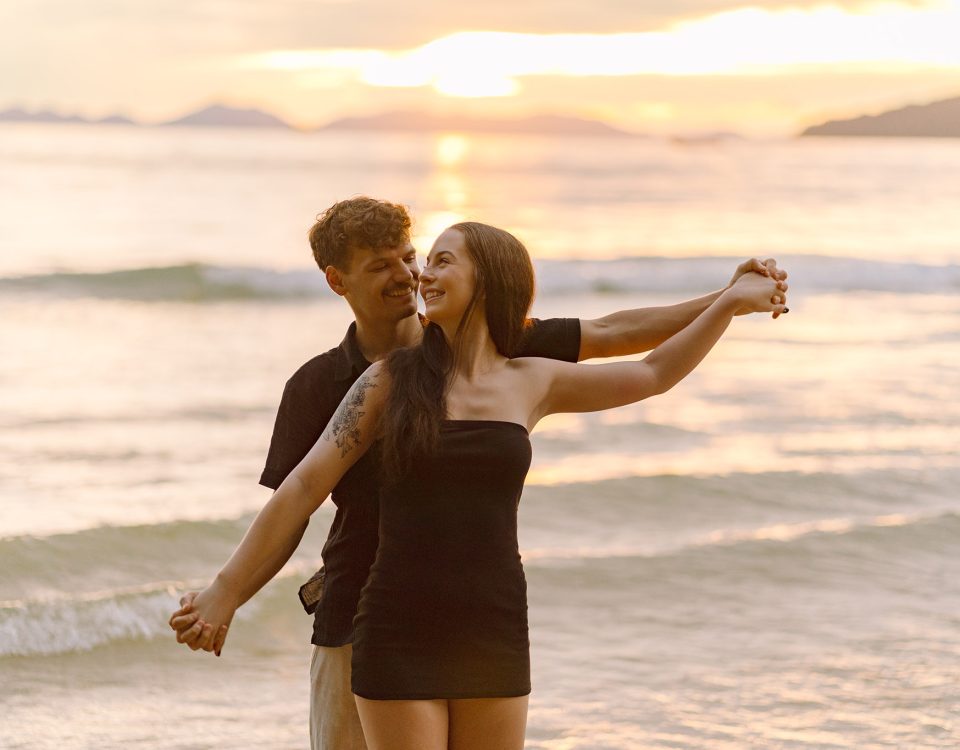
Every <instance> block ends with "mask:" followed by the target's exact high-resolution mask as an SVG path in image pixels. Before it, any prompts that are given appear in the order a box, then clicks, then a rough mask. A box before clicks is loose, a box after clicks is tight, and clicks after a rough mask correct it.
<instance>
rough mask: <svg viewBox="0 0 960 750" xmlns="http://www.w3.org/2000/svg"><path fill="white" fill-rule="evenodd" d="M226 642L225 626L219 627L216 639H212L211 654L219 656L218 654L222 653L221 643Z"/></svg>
mask: <svg viewBox="0 0 960 750" xmlns="http://www.w3.org/2000/svg"><path fill="white" fill-rule="evenodd" d="M226 640H227V626H226V625H221V626H220V631H219V632H218V633H217V636H216V638H214V639H213V653H215V654H216V655H217V656H220V652H221V651H223V643H224V641H226Z"/></svg>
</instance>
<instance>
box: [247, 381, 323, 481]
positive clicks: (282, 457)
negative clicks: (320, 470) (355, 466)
mask: <svg viewBox="0 0 960 750" xmlns="http://www.w3.org/2000/svg"><path fill="white" fill-rule="evenodd" d="M314 390H315V389H312V388H310V387H309V381H308V380H307V379H306V378H304V377H302V376H301V374H300V373H297V374H295V375H294V376H293V377H292V378H290V380H288V381H287V384H286V386H285V387H284V389H283V397H282V398H281V399H280V407H279V408H278V409H277V418H276V420H275V422H274V425H273V435H272V436H271V438H270V449H269V450H268V451H267V461H266V465H265V466H264V467H263V473H262V474H261V475H260V484H262V485H263V486H264V487H269V488H270V489H273V490H275V489H277V487H279V486H280V483H281V482H283V480H284V479H286V478H287V474H289V473H290V472H291V471H293V469H294V468H295V467H296V465H297V464H298V463H300V461H302V460H303V457H304V456H305V455H307V453H309V451H310V449H311V448H312V447H313V445H314V444H315V443H316V442H317V440H318V439H319V438H320V435H321V434H322V433H323V428H324V427H325V426H326V424H327V422H328V421H329V419H330V416H331V413H328V412H332V410H331V409H330V408H329V405H328V404H327V401H328V400H329V399H322V398H318V397H317V396H318V395H320V394H317V393H314V392H313V391H314ZM337 403H339V401H337Z"/></svg>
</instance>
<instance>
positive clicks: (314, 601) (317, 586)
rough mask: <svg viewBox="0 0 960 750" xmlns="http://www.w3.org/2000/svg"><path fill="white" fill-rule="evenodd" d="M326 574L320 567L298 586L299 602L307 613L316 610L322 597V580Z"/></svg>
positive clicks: (310, 613) (309, 613)
mask: <svg viewBox="0 0 960 750" xmlns="http://www.w3.org/2000/svg"><path fill="white" fill-rule="evenodd" d="M326 577H327V574H326V573H325V572H324V570H323V568H320V570H318V571H317V572H316V573H314V574H313V577H312V578H311V579H310V580H309V581H307V582H306V583H305V584H303V586H301V587H300V603H301V604H303V608H304V610H306V612H307V614H308V615H312V614H313V613H314V612H316V610H317V605H318V604H319V603H320V600H321V599H322V598H323V582H324V580H325V579H326Z"/></svg>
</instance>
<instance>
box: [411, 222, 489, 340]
mask: <svg viewBox="0 0 960 750" xmlns="http://www.w3.org/2000/svg"><path fill="white" fill-rule="evenodd" d="M476 278H477V269H476V265H475V264H474V262H473V258H472V257H471V255H470V251H469V250H467V246H466V244H465V243H464V241H463V235H462V234H461V233H460V232H459V231H457V230H456V229H445V230H444V231H443V233H442V234H441V235H440V236H439V237H437V241H436V242H434V243H433V247H432V248H431V250H430V254H429V255H428V256H427V264H426V266H424V268H423V272H422V273H421V274H420V295H421V296H422V297H423V301H424V303H425V305H426V313H427V318H429V319H430V320H431V321H433V322H434V323H437V324H443V323H449V324H452V325H457V324H459V322H460V318H462V317H463V313H464V312H465V311H466V309H467V305H469V304H470V300H471V298H472V297H473V290H474V287H475V286H476Z"/></svg>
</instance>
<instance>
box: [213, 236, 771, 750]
mask: <svg viewBox="0 0 960 750" xmlns="http://www.w3.org/2000/svg"><path fill="white" fill-rule="evenodd" d="M420 283H421V287H420V288H421V294H422V296H423V298H424V300H425V303H426V315H427V318H429V320H430V321H431V323H430V325H429V326H428V327H427V329H426V331H425V334H424V340H423V344H422V345H420V346H418V347H413V348H411V349H406V350H401V351H399V352H395V353H394V354H393V355H391V356H390V357H389V358H388V359H387V360H386V361H385V362H381V363H377V364H374V365H373V366H372V367H371V368H370V369H368V370H367V372H366V373H365V374H364V375H363V377H361V378H360V379H359V380H358V381H357V382H356V384H355V385H354V386H353V388H352V389H351V391H350V392H349V393H348V394H347V396H346V397H345V398H344V401H343V402H342V403H341V405H340V408H339V409H338V411H337V414H336V415H335V416H334V419H333V420H332V421H331V423H330V424H329V425H328V426H327V428H326V430H325V431H324V433H323V436H322V438H321V439H320V440H318V441H317V444H316V445H315V446H314V447H313V449H311V451H310V453H309V454H308V455H307V456H306V457H305V458H304V460H303V461H302V462H301V463H300V464H299V465H298V466H297V468H296V469H295V470H294V471H293V472H292V473H291V474H290V476H289V477H288V478H287V479H286V480H285V481H284V482H283V484H282V485H281V486H280V488H279V489H278V490H277V492H276V493H275V494H274V496H273V498H272V499H271V500H270V502H269V503H267V505H266V506H265V507H264V509H263V510H262V511H261V512H260V514H259V515H258V516H257V518H256V520H255V521H254V523H253V525H252V526H251V528H250V530H249V531H248V533H247V535H246V537H245V538H244V540H243V542H242V543H241V545H240V546H239V547H238V549H237V551H236V552H235V553H234V554H233V556H232V557H231V559H230V560H229V561H228V562H227V564H226V566H224V568H223V570H222V571H221V572H220V574H219V575H218V576H217V579H216V580H215V581H214V582H213V583H212V584H211V585H210V586H209V587H208V588H207V589H205V590H204V591H203V592H201V593H200V594H199V595H198V596H197V598H196V600H195V602H194V609H195V610H196V611H197V612H198V613H199V615H200V618H201V619H202V620H203V621H204V622H205V623H206V624H207V626H208V627H206V628H205V629H204V633H205V637H204V642H203V644H202V645H203V647H204V648H207V649H208V650H213V649H215V648H218V647H219V645H220V644H222V642H223V638H224V637H225V634H226V626H227V625H228V624H229V622H230V619H231V618H232V616H233V613H234V611H235V610H236V608H237V605H238V592H239V591H240V590H241V583H242V582H243V581H244V580H245V579H246V578H248V577H249V576H250V575H252V574H253V573H254V572H255V571H256V569H257V568H258V566H259V565H261V564H262V563H263V561H264V560H266V559H268V558H269V556H270V555H271V553H272V551H273V549H272V547H273V544H274V542H273V541H272V540H274V539H278V538H280V539H282V538H286V537H287V536H289V534H290V533H291V532H292V531H293V530H294V529H296V528H299V527H300V526H302V524H303V522H304V521H305V520H306V519H307V518H308V517H309V515H310V514H311V513H312V512H313V511H314V510H315V509H316V508H317V507H318V506H319V504H320V503H321V502H322V501H323V500H324V499H325V498H326V497H327V495H328V494H329V492H330V490H331V489H332V488H333V486H334V485H335V484H336V483H337V481H338V480H339V478H340V477H341V476H342V475H343V473H344V472H345V471H346V470H347V469H348V468H349V467H350V466H352V465H353V463H354V462H356V460H357V459H358V458H359V457H360V456H361V455H362V454H363V453H364V452H365V451H366V450H368V449H369V448H370V447H371V445H372V444H374V443H375V442H376V443H378V446H377V449H378V450H382V451H383V466H384V470H385V474H386V480H385V482H384V484H385V485H386V487H385V489H384V491H383V493H382V495H381V511H380V544H379V549H378V551H377V558H376V562H375V563H374V566H373V568H372V569H371V572H370V577H369V579H368V581H367V584H366V586H365V587H364V590H363V595H362V598H361V601H360V606H359V610H358V614H357V617H356V620H355V638H354V651H353V690H354V693H355V695H356V696H357V705H358V709H359V713H360V718H361V722H362V724H363V730H364V734H365V736H366V739H367V744H368V747H369V748H370V750H387V749H389V750H406V749H407V748H410V749H411V750H412V749H413V748H416V749H417V750H434V749H436V750H443V749H446V748H449V749H452V750H464V749H473V748H477V749H479V748H497V749H498V750H499V749H500V748H521V747H522V746H523V735H524V728H525V724H526V712H527V696H528V695H529V692H530V684H529V642H528V637H527V620H526V584H525V581H524V578H523V568H522V565H521V564H520V557H519V552H518V548H517V536H516V510H517V503H518V502H519V498H520V492H521V490H522V487H523V480H524V477H525V475H526V472H527V468H528V467H529V462H530V444H529V438H528V434H529V430H531V429H532V428H533V427H534V426H535V425H536V423H537V422H538V421H539V420H540V419H541V418H543V417H544V416H546V415H548V414H552V413H556V412H577V411H597V410H602V409H609V408H613V407H616V406H621V405H624V404H629V403H632V402H635V401H639V400H641V399H644V398H647V397H648V396H652V395H655V394H658V393H663V392H664V391H666V390H668V389H669V388H671V387H672V386H673V385H675V384H676V383H677V382H679V381H680V380H681V379H682V378H683V377H685V376H686V375H687V374H688V373H689V372H690V371H692V370H693V368H694V367H696V365H697V364H698V363H699V362H700V361H701V360H702V359H703V357H704V356H705V355H706V354H707V352H709V350H710V349H711V348H712V347H713V345H714V344H715V343H716V342H717V340H718V339H719V338H720V336H721V335H722V334H723V332H724V331H725V330H726V327H727V326H728V325H729V323H730V321H731V319H732V317H733V316H734V315H735V314H736V313H737V312H753V311H758V312H759V311H773V312H782V310H783V305H782V304H775V303H774V302H772V301H771V300H781V301H782V297H781V296H779V295H780V292H781V289H785V285H783V284H780V285H779V288H778V282H777V281H776V280H774V279H771V278H769V277H766V276H761V275H758V274H752V273H751V274H747V275H746V276H743V277H741V278H740V279H739V280H738V281H737V282H736V283H735V284H734V285H733V286H731V287H730V288H729V289H727V290H726V291H725V292H724V293H723V294H722V295H721V296H720V297H719V298H718V299H717V300H716V302H714V304H713V305H711V307H710V308H708V309H707V310H706V311H705V312H704V313H702V314H701V315H700V316H699V317H698V318H697V319H696V320H695V321H694V322H693V323H691V324H690V325H689V326H687V328H685V329H684V330H682V331H680V332H679V333H678V334H676V335H675V336H674V337H672V338H671V339H669V340H668V341H666V342H664V343H663V344H661V345H660V346H659V347H657V348H656V349H655V350H654V351H653V352H651V353H650V355H648V356H647V357H646V359H644V360H642V361H639V362H620V363H613V364H606V365H592V366H583V365H575V364H570V363H564V362H557V361H552V360H545V359H536V358H520V359H509V355H510V354H511V353H512V352H513V350H514V347H515V346H516V345H517V343H518V341H519V339H520V337H521V334H522V331H523V325H524V321H525V320H526V315H527V312H528V310H529V307H530V303H531V302H532V298H533V286H534V281H533V268H532V265H531V263H530V259H529V256H528V255H527V252H526V249H525V248H524V247H523V245H522V244H521V243H520V242H518V241H517V240H516V239H515V238H514V237H513V236H512V235H510V234H509V233H507V232H504V231H502V230H499V229H495V228H493V227H489V226H486V225H483V224H476V223H472V222H466V223H462V224H457V225H455V226H453V227H451V228H450V229H448V230H446V231H445V232H444V233H443V234H442V235H441V236H440V237H439V238H438V239H437V242H436V243H435V244H434V246H433V249H432V250H431V252H430V255H429V257H428V259H427V265H426V266H425V268H424V270H423V272H422V275H421V277H420ZM214 634H216V637H214Z"/></svg>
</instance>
